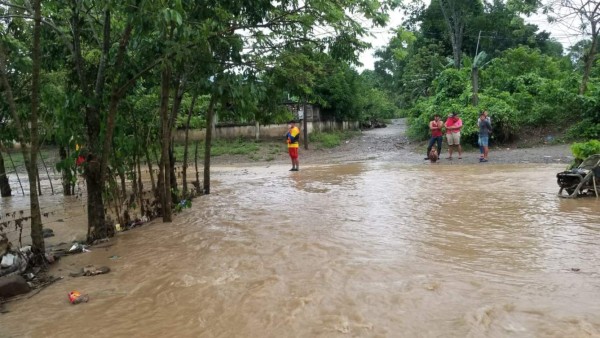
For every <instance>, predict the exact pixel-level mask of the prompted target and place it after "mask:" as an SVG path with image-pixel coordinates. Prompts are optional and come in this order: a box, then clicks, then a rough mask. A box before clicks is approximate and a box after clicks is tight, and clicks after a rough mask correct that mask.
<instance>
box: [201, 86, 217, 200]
mask: <svg viewBox="0 0 600 338" xmlns="http://www.w3.org/2000/svg"><path fill="white" fill-rule="evenodd" d="M214 105H215V96H214V95H213V96H212V97H211V98H210V103H209V105H208V111H207V116H206V140H205V141H204V182H203V183H204V193H205V194H207V195H208V194H210V148H211V146H212V134H213V127H214V117H215V110H214Z"/></svg>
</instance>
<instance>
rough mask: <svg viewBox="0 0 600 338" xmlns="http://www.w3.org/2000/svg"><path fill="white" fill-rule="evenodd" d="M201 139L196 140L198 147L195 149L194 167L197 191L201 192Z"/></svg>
mask: <svg viewBox="0 0 600 338" xmlns="http://www.w3.org/2000/svg"><path fill="white" fill-rule="evenodd" d="M199 143H200V141H199V140H196V147H195V148H196V149H195V150H194V169H195V170H196V193H198V194H199V193H200V173H199V172H198V144H199Z"/></svg>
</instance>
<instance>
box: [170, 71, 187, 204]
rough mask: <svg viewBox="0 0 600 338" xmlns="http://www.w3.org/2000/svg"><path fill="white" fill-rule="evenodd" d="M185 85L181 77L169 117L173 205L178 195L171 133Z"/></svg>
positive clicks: (184, 80)
mask: <svg viewBox="0 0 600 338" xmlns="http://www.w3.org/2000/svg"><path fill="white" fill-rule="evenodd" d="M186 83H187V75H186V74H183V75H181V76H180V77H179V78H178V79H177V82H176V85H175V91H174V95H175V96H174V97H173V105H172V107H171V115H170V116H169V129H168V133H169V135H168V136H169V164H170V166H169V170H170V175H169V176H170V181H169V182H170V185H171V199H172V202H173V203H179V195H178V194H177V191H178V190H179V189H178V188H177V175H176V172H175V164H176V158H175V156H174V152H173V147H174V144H175V143H174V142H173V139H172V131H173V129H175V123H176V122H177V115H178V114H179V108H180V107H181V101H182V100H183V94H184V93H185V88H186Z"/></svg>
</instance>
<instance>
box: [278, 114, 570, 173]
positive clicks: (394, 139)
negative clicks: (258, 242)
mask: <svg viewBox="0 0 600 338" xmlns="http://www.w3.org/2000/svg"><path fill="white" fill-rule="evenodd" d="M406 130H407V125H406V119H396V120H393V121H392V123H391V124H389V125H388V126H387V127H386V128H378V129H372V130H366V131H362V132H361V134H360V135H359V136H357V137H355V138H352V139H350V140H347V141H344V143H343V144H342V145H340V146H339V147H337V148H333V149H320V150H319V149H316V150H315V149H310V150H304V149H302V150H301V155H300V156H301V159H302V161H303V163H305V164H319V163H342V162H354V161H371V160H376V161H386V162H387V161H392V162H401V163H410V164H419V163H424V164H426V163H427V161H423V158H424V157H425V152H426V144H425V143H424V142H418V143H415V142H410V141H409V139H408V137H407V136H406ZM311 148H312V147H311ZM447 149H448V146H447V144H446V143H445V142H444V146H443V154H442V156H440V157H441V158H442V160H441V161H440V162H439V163H441V164H442V165H450V164H471V163H472V164H477V165H479V164H480V163H479V150H478V149H472V148H471V149H469V150H468V151H466V152H465V153H464V156H463V159H462V160H458V159H456V158H455V159H454V160H452V161H449V160H446V159H445V158H446V157H447ZM277 160H278V161H280V160H283V161H286V160H287V157H286V156H283V158H278V159H277ZM572 160H573V157H572V155H571V151H570V150H569V146H568V145H564V144H563V145H543V146H539V147H534V148H518V146H517V148H507V147H502V146H494V145H492V147H490V163H541V164H549V163H555V164H556V163H564V164H565V165H566V164H568V163H570V162H571V161H572ZM482 165H485V164H482Z"/></svg>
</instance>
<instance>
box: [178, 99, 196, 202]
mask: <svg viewBox="0 0 600 338" xmlns="http://www.w3.org/2000/svg"><path fill="white" fill-rule="evenodd" d="M196 99H198V93H196V94H194V97H193V98H192V104H191V105H190V109H189V110H188V116H187V120H186V121H185V141H184V145H183V168H182V173H181V176H182V177H181V180H182V184H183V198H187V197H188V196H187V194H188V192H187V191H188V189H187V167H188V145H189V133H190V121H191V120H192V113H193V112H194V106H195V105H196Z"/></svg>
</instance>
